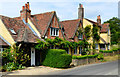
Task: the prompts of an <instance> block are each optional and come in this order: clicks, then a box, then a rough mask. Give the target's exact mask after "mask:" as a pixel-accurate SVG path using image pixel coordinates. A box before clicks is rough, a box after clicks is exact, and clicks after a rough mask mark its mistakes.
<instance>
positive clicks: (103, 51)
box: [99, 50, 113, 53]
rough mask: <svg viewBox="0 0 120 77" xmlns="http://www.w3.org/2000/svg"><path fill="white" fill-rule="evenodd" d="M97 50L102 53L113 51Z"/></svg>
mask: <svg viewBox="0 0 120 77" xmlns="http://www.w3.org/2000/svg"><path fill="white" fill-rule="evenodd" d="M99 52H102V53H113V51H112V50H99Z"/></svg>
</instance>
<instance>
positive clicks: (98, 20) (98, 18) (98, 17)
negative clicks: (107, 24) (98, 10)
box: [97, 15, 101, 24]
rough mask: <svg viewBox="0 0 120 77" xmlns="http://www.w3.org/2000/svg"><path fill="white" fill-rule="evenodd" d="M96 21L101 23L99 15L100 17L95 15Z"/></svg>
mask: <svg viewBox="0 0 120 77" xmlns="http://www.w3.org/2000/svg"><path fill="white" fill-rule="evenodd" d="M97 23H98V24H101V17H100V15H99V16H97Z"/></svg>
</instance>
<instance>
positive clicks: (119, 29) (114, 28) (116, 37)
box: [104, 17, 120, 44]
mask: <svg viewBox="0 0 120 77" xmlns="http://www.w3.org/2000/svg"><path fill="white" fill-rule="evenodd" d="M104 23H109V24H110V25H109V26H110V31H111V44H117V43H118V42H119V41H120V19H119V18H117V17H113V18H111V19H109V20H108V21H106V22H104Z"/></svg>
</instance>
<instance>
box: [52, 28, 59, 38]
mask: <svg viewBox="0 0 120 77" xmlns="http://www.w3.org/2000/svg"><path fill="white" fill-rule="evenodd" d="M57 30H58V34H57V35H56V31H57ZM51 31H52V34H51ZM50 35H51V36H59V29H58V28H50Z"/></svg>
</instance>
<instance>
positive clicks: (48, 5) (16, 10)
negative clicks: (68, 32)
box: [0, 0, 118, 22]
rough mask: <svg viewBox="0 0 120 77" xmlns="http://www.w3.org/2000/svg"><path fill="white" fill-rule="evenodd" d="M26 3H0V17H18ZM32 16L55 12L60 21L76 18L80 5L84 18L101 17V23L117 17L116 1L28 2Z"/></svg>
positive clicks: (66, 0)
mask: <svg viewBox="0 0 120 77" xmlns="http://www.w3.org/2000/svg"><path fill="white" fill-rule="evenodd" d="M26 2H27V1H21V2H20V1H18V2H17V0H16V1H14V0H13V1H9V2H8V1H2V2H0V15H4V16H9V17H18V16H20V10H21V9H22V6H23V5H24V4H25V3H26ZM29 2H30V9H31V13H32V14H39V13H44V12H49V11H56V12H57V16H58V17H59V18H60V20H61V21H63V20H71V19H77V18H78V6H79V3H82V4H83V6H84V9H85V14H84V15H85V18H89V19H92V20H94V21H96V19H97V16H98V15H101V18H102V22H104V21H106V20H108V19H110V18H112V17H118V1H117V0H116V1H112V0H110V1H109V2H107V1H106V2H104V1H99V0H92V1H82V2H81V1H77V0H74V1H72V0H71V1H68V0H65V1H60V0H58V1H54V0H51V1H47V0H45V1H37V0H35V1H29Z"/></svg>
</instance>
